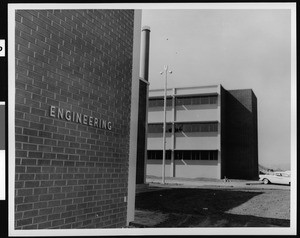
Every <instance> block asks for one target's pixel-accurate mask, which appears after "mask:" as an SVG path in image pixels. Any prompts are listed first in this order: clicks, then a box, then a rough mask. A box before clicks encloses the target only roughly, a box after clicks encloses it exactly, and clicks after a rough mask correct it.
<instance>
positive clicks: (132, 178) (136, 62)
mask: <svg viewBox="0 0 300 238" xmlns="http://www.w3.org/2000/svg"><path fill="white" fill-rule="evenodd" d="M134 15H135V16H134V35H133V52H132V60H133V62H132V91H131V92H132V93H131V109H132V110H131V121H130V144H129V170H128V197H124V202H127V225H129V223H130V222H132V221H134V211H135V189H136V163H137V153H136V152H137V135H138V133H137V132H138V110H136V109H137V108H138V106H139V74H138V73H139V71H138V69H139V67H140V59H139V57H140V54H139V49H140V47H139V46H140V42H141V37H140V36H141V32H140V29H141V22H142V11H141V10H134Z"/></svg>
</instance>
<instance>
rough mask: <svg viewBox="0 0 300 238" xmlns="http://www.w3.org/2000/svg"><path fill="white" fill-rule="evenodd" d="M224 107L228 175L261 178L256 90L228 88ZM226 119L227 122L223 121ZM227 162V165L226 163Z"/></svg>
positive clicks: (224, 142)
mask: <svg viewBox="0 0 300 238" xmlns="http://www.w3.org/2000/svg"><path fill="white" fill-rule="evenodd" d="M223 93H224V94H225V99H223V101H224V103H225V108H224V110H223V111H222V133H223V132H224V134H223V136H222V138H221V148H222V150H223V152H222V155H223V156H225V158H223V160H225V161H224V162H225V163H224V165H225V171H224V170H223V175H224V176H226V177H227V178H237V179H257V178H258V140H257V99H256V97H255V95H254V93H253V92H252V90H250V89H249V90H228V91H223ZM223 119H224V120H223ZM223 122H225V123H223ZM224 165H223V166H224Z"/></svg>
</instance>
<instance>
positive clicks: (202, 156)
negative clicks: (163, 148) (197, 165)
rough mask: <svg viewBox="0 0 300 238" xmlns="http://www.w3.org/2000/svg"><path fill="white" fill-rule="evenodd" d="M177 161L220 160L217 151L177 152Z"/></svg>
mask: <svg viewBox="0 0 300 238" xmlns="http://www.w3.org/2000/svg"><path fill="white" fill-rule="evenodd" d="M174 158H175V160H218V151H217V150H176V151H175V156H174Z"/></svg>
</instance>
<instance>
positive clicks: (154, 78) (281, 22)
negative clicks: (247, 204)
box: [142, 9, 291, 170]
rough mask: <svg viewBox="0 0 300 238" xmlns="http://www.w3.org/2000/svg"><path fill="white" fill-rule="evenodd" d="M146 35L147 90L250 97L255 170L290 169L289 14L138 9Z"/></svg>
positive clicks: (246, 10)
mask: <svg viewBox="0 0 300 238" xmlns="http://www.w3.org/2000/svg"><path fill="white" fill-rule="evenodd" d="M142 26H149V27H150V29H151V33H150V63H149V82H150V89H155V88H163V87H164V80H163V79H164V78H163V77H164V76H161V75H160V72H161V71H163V69H164V65H168V66H169V69H170V70H172V71H173V73H172V74H171V75H169V76H168V87H170V88H172V87H189V86H205V85H215V84H221V85H222V86H223V87H224V88H225V89H227V90H232V89H252V90H253V91H254V93H255V95H256V97H257V101H258V102H257V103H258V144H259V145H258V150H259V152H258V153H259V164H260V165H263V166H266V167H268V168H273V169H277V168H280V169H283V170H289V169H290V161H291V148H290V145H291V129H290V126H291V122H290V121H291V12H290V10H289V9H225V10H224V9H190V10H186V9H170V10H161V9H143V11H142Z"/></svg>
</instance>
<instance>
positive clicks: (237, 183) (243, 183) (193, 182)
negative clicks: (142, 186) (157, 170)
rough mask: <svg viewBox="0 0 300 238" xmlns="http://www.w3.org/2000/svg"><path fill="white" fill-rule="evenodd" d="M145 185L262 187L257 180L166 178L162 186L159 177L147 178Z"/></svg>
mask: <svg viewBox="0 0 300 238" xmlns="http://www.w3.org/2000/svg"><path fill="white" fill-rule="evenodd" d="M146 183H148V184H149V186H150V187H151V186H158V187H174V186H175V187H176V186H184V187H252V186H253V185H259V186H255V187H261V186H264V184H263V183H262V182H261V181H258V180H237V179H229V180H227V181H225V180H223V179H207V178H195V179H188V178H172V177H166V178H165V184H162V179H161V178H160V177H154V176H148V177H147V178H146Z"/></svg>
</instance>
